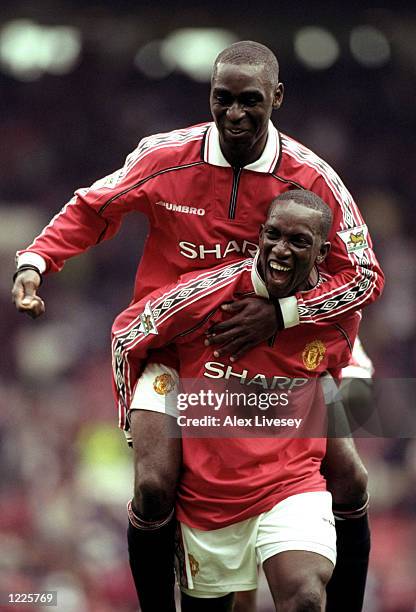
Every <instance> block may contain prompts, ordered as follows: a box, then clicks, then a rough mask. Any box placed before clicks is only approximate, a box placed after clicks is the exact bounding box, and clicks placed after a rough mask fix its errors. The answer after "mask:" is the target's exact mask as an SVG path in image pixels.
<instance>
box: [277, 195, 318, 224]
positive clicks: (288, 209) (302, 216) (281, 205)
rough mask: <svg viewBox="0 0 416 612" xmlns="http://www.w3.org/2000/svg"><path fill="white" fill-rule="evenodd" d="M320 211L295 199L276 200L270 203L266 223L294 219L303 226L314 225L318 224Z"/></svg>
mask: <svg viewBox="0 0 416 612" xmlns="http://www.w3.org/2000/svg"><path fill="white" fill-rule="evenodd" d="M321 219H322V212H321V211H320V210H316V209H315V208H310V207H308V206H305V205H304V204H302V203H300V202H296V201H295V200H283V201H279V200H277V201H276V202H275V203H274V204H272V206H271V208H270V209H269V213H268V215H267V218H266V225H267V224H270V225H272V224H274V223H278V222H279V221H292V222H293V221H295V222H297V223H299V224H302V225H305V226H310V225H311V226H315V225H316V224H317V223H318V224H320V222H321Z"/></svg>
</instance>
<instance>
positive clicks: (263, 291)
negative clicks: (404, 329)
mask: <svg viewBox="0 0 416 612" xmlns="http://www.w3.org/2000/svg"><path fill="white" fill-rule="evenodd" d="M259 254H260V253H259V251H257V253H256V255H255V257H254V259H253V265H252V267H251V282H252V283H253V289H254V292H255V294H256V295H258V296H259V297H263V298H268V297H269V292H268V291H267V287H266V283H265V282H264V280H263V279H262V277H261V276H260V273H259V270H258V261H259Z"/></svg>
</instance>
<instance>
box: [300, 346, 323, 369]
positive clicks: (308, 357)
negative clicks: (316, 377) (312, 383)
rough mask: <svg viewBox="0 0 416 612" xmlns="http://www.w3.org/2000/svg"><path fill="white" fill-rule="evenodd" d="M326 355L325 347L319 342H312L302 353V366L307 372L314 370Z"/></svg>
mask: <svg viewBox="0 0 416 612" xmlns="http://www.w3.org/2000/svg"><path fill="white" fill-rule="evenodd" d="M325 353H326V347H325V344H324V343H323V342H321V340H312V342H309V343H308V344H307V345H306V346H305V348H304V349H303V352H302V360H303V365H304V366H305V368H306V369H307V370H316V368H317V367H318V366H319V364H320V363H321V361H322V359H323V358H324V356H325Z"/></svg>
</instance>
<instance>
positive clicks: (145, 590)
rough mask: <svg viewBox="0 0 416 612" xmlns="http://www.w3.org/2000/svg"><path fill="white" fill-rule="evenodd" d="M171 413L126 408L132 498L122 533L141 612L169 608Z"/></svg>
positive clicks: (177, 445) (177, 460) (173, 472)
mask: <svg viewBox="0 0 416 612" xmlns="http://www.w3.org/2000/svg"><path fill="white" fill-rule="evenodd" d="M174 423H175V420H174V418H173V417H171V416H169V415H166V414H161V413H157V412H151V411H148V410H133V411H132V412H131V433H132V438H133V450H134V497H133V499H132V501H131V508H130V509H129V527H128V532H127V538H128V548H129V559H130V567H131V571H132V574H133V578H134V583H135V585H136V590H137V595H138V597H139V601H140V606H141V609H142V612H155V611H156V610H157V611H159V610H160V612H174V611H175V610H176V608H175V601H174V582H175V578H174V570H173V567H174V533H175V519H174V516H173V508H174V502H175V492H176V485H177V481H178V476H179V471H180V467H181V462H182V447H181V439H180V438H179V437H173V435H172V433H173V429H172V428H173V426H174Z"/></svg>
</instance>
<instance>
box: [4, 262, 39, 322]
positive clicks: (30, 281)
mask: <svg viewBox="0 0 416 612" xmlns="http://www.w3.org/2000/svg"><path fill="white" fill-rule="evenodd" d="M40 283H41V276H40V274H38V273H37V272H35V270H22V272H19V273H18V274H17V276H16V279H15V281H14V285H13V289H12V296H13V302H14V303H15V305H16V308H17V310H19V312H25V313H26V314H28V315H29V316H30V317H32V319H36V318H37V317H40V315H41V314H43V313H44V312H45V304H44V302H43V300H42V298H41V297H39V296H38V295H36V291H37V290H38V288H39V285H40Z"/></svg>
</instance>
